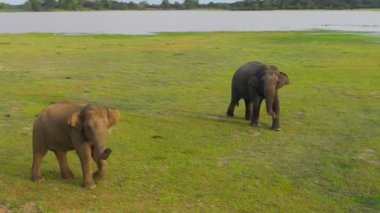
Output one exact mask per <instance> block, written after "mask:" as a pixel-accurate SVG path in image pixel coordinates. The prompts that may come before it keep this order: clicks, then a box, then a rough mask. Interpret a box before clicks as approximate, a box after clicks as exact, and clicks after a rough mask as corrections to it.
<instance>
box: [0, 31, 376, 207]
mask: <svg viewBox="0 0 380 213" xmlns="http://www.w3.org/2000/svg"><path fill="white" fill-rule="evenodd" d="M379 58H380V37H375V36H369V35H360V34H348V33H338V32H327V31H310V32H279V33H277V32H271V33H164V34H157V35H149V36H123V35H77V36H70V35H52V34H23V35H11V34H4V35H0V79H1V86H0V112H1V115H0V116H1V117H0V127H1V128H0V136H1V137H0V212H1V209H3V210H4V209H10V210H14V211H16V212H18V211H21V212H22V211H33V210H35V211H43V212H46V211H48V212H50V211H51V212H62V211H63V212H73V211H80V212H347V211H352V212H378V211H380V143H379V141H380V128H379V127H380V89H379V85H380V60H379ZM251 60H257V61H262V62H265V63H272V64H275V65H277V66H278V67H279V68H280V69H281V70H282V71H284V72H286V73H287V74H288V75H289V78H290V85H288V86H286V87H284V88H282V89H281V90H280V101H281V107H282V108H281V109H282V114H281V116H282V131H280V132H274V131H271V130H269V127H270V124H271V121H270V117H269V116H267V115H266V114H265V112H264V108H265V107H262V112H261V120H260V123H261V125H260V127H259V128H252V127H250V126H249V125H248V122H247V121H245V120H243V119H242V118H243V114H244V113H243V111H244V107H242V106H243V105H244V104H242V102H241V105H240V107H239V108H237V111H236V113H235V114H236V117H235V118H232V119H231V118H227V117H226V116H225V111H226V109H227V106H228V103H229V99H230V80H231V77H232V74H233V73H234V71H235V70H236V69H237V68H238V67H239V66H240V65H242V64H244V63H246V62H248V61H251ZM61 100H78V101H81V102H85V103H87V102H88V103H98V104H103V105H106V106H110V107H115V108H118V109H119V110H120V111H121V112H122V116H123V119H122V121H121V122H120V123H119V124H117V125H116V126H115V127H114V128H113V129H112V131H111V132H110V134H109V139H108V146H109V147H110V148H112V149H113V153H112V155H111V156H110V158H109V160H108V170H107V176H106V177H105V179H104V180H103V181H101V182H99V183H98V184H97V188H96V189H94V190H85V189H83V188H81V187H80V185H81V182H82V174H81V170H80V163H79V160H78V158H77V156H76V155H75V153H74V152H71V153H70V154H69V161H70V165H71V168H72V169H73V172H74V174H75V176H76V178H75V179H74V180H66V181H64V180H61V179H60V175H59V167H58V163H57V161H56V160H55V157H54V155H53V154H52V153H49V154H48V155H47V156H46V157H45V158H44V162H43V165H42V174H43V176H44V177H45V181H44V182H41V183H33V182H31V181H30V180H29V177H30V166H31V159H32V155H31V127H32V122H33V119H34V117H35V115H36V114H38V113H39V111H40V110H42V109H43V108H45V107H46V106H48V105H49V103H51V102H58V101H61ZM94 167H95V165H94Z"/></svg>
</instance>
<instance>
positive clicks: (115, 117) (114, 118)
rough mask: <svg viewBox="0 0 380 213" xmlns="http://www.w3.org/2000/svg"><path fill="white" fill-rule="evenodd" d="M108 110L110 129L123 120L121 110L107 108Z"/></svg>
mask: <svg viewBox="0 0 380 213" xmlns="http://www.w3.org/2000/svg"><path fill="white" fill-rule="evenodd" d="M107 110H108V128H109V127H111V126H113V125H115V124H116V123H117V122H118V121H119V120H120V118H121V114H120V112H119V110H116V109H111V108H107Z"/></svg>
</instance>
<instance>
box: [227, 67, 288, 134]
mask: <svg viewBox="0 0 380 213" xmlns="http://www.w3.org/2000/svg"><path fill="white" fill-rule="evenodd" d="M288 84H289V78H288V76H287V75H286V74H285V73H283V72H280V71H279V70H278V69H277V67H276V66H274V65H265V64H262V63H260V62H249V63H247V64H245V65H243V66H241V67H240V68H239V69H238V70H237V71H236V72H235V74H234V76H233V77H232V84H231V102H230V105H229V107H228V109H227V115H228V116H230V117H233V115H234V109H235V106H236V105H238V104H239V100H240V99H241V98H243V99H244V101H245V119H246V120H249V119H251V125H252V126H257V125H258V121H259V112H260V105H261V102H262V100H263V99H265V101H266V111H267V113H268V115H270V116H272V127H271V129H273V130H280V118H279V116H280V102H279V99H278V89H280V88H281V87H283V86H285V85H288Z"/></svg>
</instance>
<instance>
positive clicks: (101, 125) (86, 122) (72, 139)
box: [31, 101, 121, 189]
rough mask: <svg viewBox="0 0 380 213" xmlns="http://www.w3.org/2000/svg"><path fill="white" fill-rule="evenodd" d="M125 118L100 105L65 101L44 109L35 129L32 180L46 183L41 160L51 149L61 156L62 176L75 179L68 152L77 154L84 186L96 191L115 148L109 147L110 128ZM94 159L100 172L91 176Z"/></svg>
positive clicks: (116, 111) (59, 160)
mask: <svg viewBox="0 0 380 213" xmlns="http://www.w3.org/2000/svg"><path fill="white" fill-rule="evenodd" d="M120 118H121V116H120V112H119V111H118V110H115V109H111V108H107V107H104V106H100V105H93V104H88V105H85V104H81V103H77V102H72V101H64V102H60V103H56V104H52V105H50V106H49V107H47V108H46V109H45V110H43V111H42V112H41V113H40V114H39V116H38V117H37V118H36V119H35V121H34V126H33V165H32V171H31V173H32V174H31V179H32V180H33V181H40V180H42V179H43V178H42V176H41V161H42V158H43V157H44V155H45V154H46V153H47V151H48V150H51V151H53V152H54V154H55V156H56V157H57V160H58V163H59V167H60V170H61V176H62V178H64V179H68V178H73V177H74V176H73V173H72V172H71V170H70V168H69V166H68V163H67V157H66V152H67V151H69V150H74V149H75V151H76V153H77V155H78V156H79V159H80V161H81V166H82V172H83V186H84V187H85V188H88V189H91V188H95V187H96V185H95V183H94V180H95V181H98V180H99V179H100V178H101V177H102V176H103V175H104V170H105V160H106V159H107V158H108V156H109V155H110V153H111V149H108V148H105V142H106V135H107V129H108V128H110V127H111V126H113V125H115V124H116V123H117V122H118V121H119V119H120ZM91 158H93V160H94V161H95V162H96V164H97V166H98V171H96V172H94V173H93V174H91Z"/></svg>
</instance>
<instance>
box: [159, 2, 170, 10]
mask: <svg viewBox="0 0 380 213" xmlns="http://www.w3.org/2000/svg"><path fill="white" fill-rule="evenodd" d="M160 8H161V9H164V10H165V9H169V8H170V2H169V0H162V2H161V5H160Z"/></svg>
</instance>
